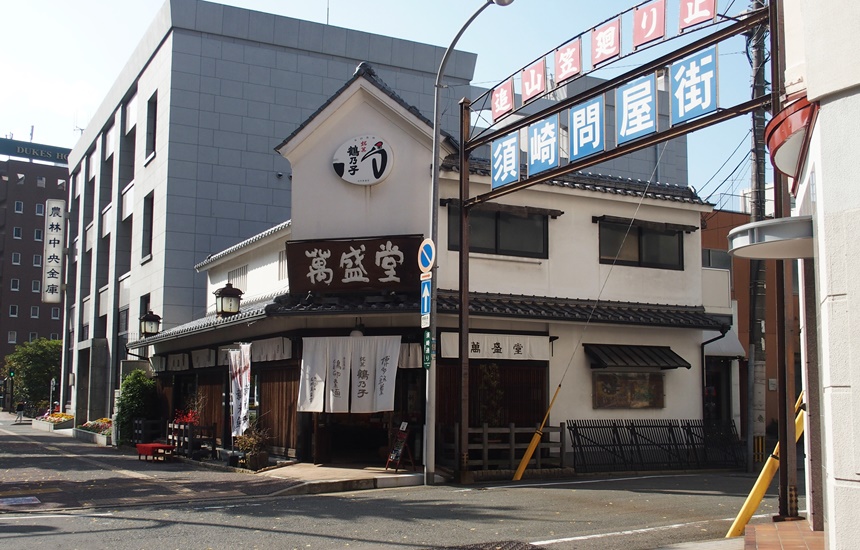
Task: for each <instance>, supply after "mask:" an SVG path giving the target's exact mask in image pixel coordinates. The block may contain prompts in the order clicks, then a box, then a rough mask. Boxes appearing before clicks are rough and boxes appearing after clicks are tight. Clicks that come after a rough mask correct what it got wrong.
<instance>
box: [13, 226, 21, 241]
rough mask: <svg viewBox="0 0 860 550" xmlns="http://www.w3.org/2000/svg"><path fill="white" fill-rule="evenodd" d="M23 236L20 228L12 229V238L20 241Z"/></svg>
mask: <svg viewBox="0 0 860 550" xmlns="http://www.w3.org/2000/svg"><path fill="white" fill-rule="evenodd" d="M23 235H24V231H23V230H22V229H21V228H20V227H13V228H12V238H13V239H20V238H21V237H22V236H23Z"/></svg>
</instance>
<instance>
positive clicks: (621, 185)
mask: <svg viewBox="0 0 860 550" xmlns="http://www.w3.org/2000/svg"><path fill="white" fill-rule="evenodd" d="M442 168H443V169H444V170H450V171H454V172H459V171H460V161H459V159H458V157H457V155H450V156H448V158H446V159H445V160H444V162H443V163H442ZM469 173H470V174H476V175H480V176H490V161H489V160H487V159H481V158H471V159H469ZM521 173H523V174H525V173H526V168H525V166H523V167H522V168H521ZM542 185H553V186H556V187H567V188H570V189H580V190H584V191H594V192H599V193H609V194H613V195H627V196H631V197H641V196H643V195H644V196H645V197H647V198H649V199H661V200H668V201H676V202H684V203H689V204H702V205H707V204H708V203H706V202H705V201H703V200H702V199H701V198H700V197H699V196H698V195H697V194H696V192H695V191H694V190H693V189H692V188H690V187H685V186H683V185H676V184H673V183H661V182H651V183H649V182H647V181H642V180H639V179H637V180H634V179H632V178H622V177H617V176H610V175H607V174H594V173H592V172H573V173H571V174H567V175H565V176H562V177H560V178H556V179H554V180H551V181H548V182H545V183H543V184H542Z"/></svg>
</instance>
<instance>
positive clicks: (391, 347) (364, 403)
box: [298, 336, 401, 413]
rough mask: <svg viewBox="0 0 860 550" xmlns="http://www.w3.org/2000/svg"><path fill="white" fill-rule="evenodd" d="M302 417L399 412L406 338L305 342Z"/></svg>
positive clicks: (305, 340) (308, 339)
mask: <svg viewBox="0 0 860 550" xmlns="http://www.w3.org/2000/svg"><path fill="white" fill-rule="evenodd" d="M302 343H303V351H302V368H301V378H300V381H299V405H298V410H299V411H300V412H323V410H325V411H326V412H341V413H345V412H353V413H373V412H383V411H392V410H394V387H395V381H396V377H397V368H398V358H399V357H400V355H401V349H400V336H362V337H351V336H344V337H330V338H303V339H302Z"/></svg>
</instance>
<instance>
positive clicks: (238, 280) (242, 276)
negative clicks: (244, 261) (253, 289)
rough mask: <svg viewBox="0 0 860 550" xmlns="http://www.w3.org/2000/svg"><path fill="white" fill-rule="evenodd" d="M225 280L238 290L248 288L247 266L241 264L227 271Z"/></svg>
mask: <svg viewBox="0 0 860 550" xmlns="http://www.w3.org/2000/svg"><path fill="white" fill-rule="evenodd" d="M227 282H228V283H230V284H231V285H233V288H238V289H239V290H247V289H248V266H247V265H243V266H242V267H237V268H236V269H231V270H230V271H228V272H227Z"/></svg>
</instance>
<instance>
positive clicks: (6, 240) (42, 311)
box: [0, 139, 69, 409]
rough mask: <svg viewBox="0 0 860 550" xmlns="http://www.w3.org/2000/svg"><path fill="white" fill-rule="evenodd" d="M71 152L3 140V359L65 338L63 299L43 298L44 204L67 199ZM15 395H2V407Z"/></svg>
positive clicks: (0, 229) (0, 348)
mask: <svg viewBox="0 0 860 550" xmlns="http://www.w3.org/2000/svg"><path fill="white" fill-rule="evenodd" d="M68 154H69V150H68V149H62V148H58V147H52V146H49V145H42V144H38V143H29V142H24V141H16V140H12V139H0V335H2V337H0V360H2V358H4V357H6V356H7V355H9V354H10V353H12V352H13V351H15V346H16V345H17V344H20V343H22V342H29V341H32V340H35V339H37V338H50V339H52V340H57V339H59V338H61V337H62V333H63V321H62V303H61V302H60V303H47V304H46V303H43V302H42V275H43V274H42V270H43V267H44V266H45V258H44V244H45V242H44V241H45V203H46V201H48V200H49V199H65V198H66V182H67V181H68V179H69V169H68V166H67V164H66V158H67V156H68ZM7 391H8V388H7ZM11 399H12V397H11V396H8V397H7V396H4V397H3V403H2V407H3V408H7V409H8V408H9V403H10V402H11Z"/></svg>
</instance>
